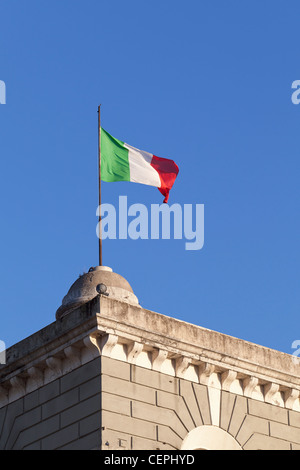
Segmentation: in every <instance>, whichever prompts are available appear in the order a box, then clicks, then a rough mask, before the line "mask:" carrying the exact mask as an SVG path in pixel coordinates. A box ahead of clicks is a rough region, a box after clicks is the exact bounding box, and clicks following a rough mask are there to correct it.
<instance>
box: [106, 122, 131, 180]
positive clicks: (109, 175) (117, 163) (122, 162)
mask: <svg viewBox="0 0 300 470" xmlns="http://www.w3.org/2000/svg"><path fill="white" fill-rule="evenodd" d="M101 179H102V180H103V181H107V182H109V183H110V182H113V181H130V170H129V161H128V149H127V148H125V147H124V142H122V141H121V140H118V139H116V138H115V137H113V136H111V135H110V134H109V133H108V132H106V131H105V130H104V129H103V128H102V127H101Z"/></svg>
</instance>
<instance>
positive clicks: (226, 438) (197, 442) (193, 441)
mask: <svg viewBox="0 0 300 470" xmlns="http://www.w3.org/2000/svg"><path fill="white" fill-rule="evenodd" d="M181 450H242V447H241V446H240V444H239V443H238V442H237V441H236V440H235V439H234V437H232V436H231V434H229V433H228V432H226V431H224V430H223V429H221V428H219V427H218V426H208V425H203V426H199V427H198V428H195V429H192V431H190V432H189V433H188V434H187V436H186V437H185V438H184V440H183V442H182V446H181Z"/></svg>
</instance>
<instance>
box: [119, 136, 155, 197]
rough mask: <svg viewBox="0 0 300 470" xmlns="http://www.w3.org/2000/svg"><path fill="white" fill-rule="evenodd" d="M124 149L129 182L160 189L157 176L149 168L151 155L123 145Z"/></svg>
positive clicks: (151, 168)
mask: <svg viewBox="0 0 300 470" xmlns="http://www.w3.org/2000/svg"><path fill="white" fill-rule="evenodd" d="M124 147H125V148H127V149H128V161H129V170H130V181H132V182H134V183H142V184H148V185H150V186H155V187H156V188H160V185H161V182H160V177H159V174H158V173H157V171H156V170H155V169H154V168H153V167H152V166H151V160H152V157H153V155H152V154H151V153H148V152H145V151H144V150H138V149H136V148H135V147H132V146H131V145H128V144H125V143H124Z"/></svg>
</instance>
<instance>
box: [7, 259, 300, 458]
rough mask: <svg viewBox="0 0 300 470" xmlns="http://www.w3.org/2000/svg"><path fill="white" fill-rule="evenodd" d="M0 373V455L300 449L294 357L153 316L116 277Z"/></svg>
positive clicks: (17, 349)
mask: <svg viewBox="0 0 300 470" xmlns="http://www.w3.org/2000/svg"><path fill="white" fill-rule="evenodd" d="M0 374H1V377H0V433H1V435H0V448H1V449H6V450H9V449H37V450H46V449H51V450H54V449H107V450H117V449H118V450H120V449H123V450H139V449H147V450H155V449H159V450H170V449H173V450H174V449H182V450H191V449H236V450H239V449H287V450H288V449H300V402H299V391H300V372H299V366H298V365H297V364H295V363H294V362H293V360H292V356H290V355H288V354H285V353H282V352H278V351H275V350H271V349H268V348H265V347H263V346H259V345H256V344H252V343H249V342H247V341H243V340H241V339H237V338H233V337H230V336H228V335H224V334H222V333H218V332H215V331H211V330H208V329H205V328H201V327H200V326H196V325H192V324H189V323H186V322H183V321H179V320H176V319H175V318H170V317H168V316H165V315H162V314H158V313H155V312H152V311H149V310H146V309H144V308H142V307H141V306H140V305H139V303H138V299H137V298H136V296H135V295H134V293H133V291H132V289H131V287H130V285H129V284H128V282H127V281H126V280H125V279H124V278H123V277H121V276H120V275H118V274H116V273H114V272H112V270H111V269H110V268H106V267H96V268H93V269H91V270H90V272H89V273H87V274H85V275H83V276H81V277H79V278H78V279H77V281H76V282H75V283H74V284H73V286H71V288H70V290H69V292H68V294H67V295H66V297H65V298H64V299H63V302H62V305H61V307H60V308H59V309H58V311H57V313H56V320H55V321H54V322H53V323H52V324H50V325H48V326H46V327H45V328H43V329H42V330H40V331H38V332H36V333H34V334H33V335H31V336H30V337H28V338H26V339H24V340H23V341H21V342H19V343H17V344H15V345H14V346H12V347H11V348H9V349H8V350H7V351H6V364H4V365H2V366H0Z"/></svg>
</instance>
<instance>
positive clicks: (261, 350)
mask: <svg viewBox="0 0 300 470" xmlns="http://www.w3.org/2000/svg"><path fill="white" fill-rule="evenodd" d="M101 355H102V356H106V357H111V358H114V359H116V360H120V361H125V362H128V363H131V364H135V365H137V366H140V367H145V368H148V369H152V370H154V371H157V372H161V373H164V374H167V375H172V376H174V377H177V378H183V379H186V380H189V381H192V382H196V383H200V384H203V385H206V386H207V387H210V388H214V389H219V390H225V391H228V392H232V393H236V394H238V395H242V396H245V397H250V398H253V399H257V400H260V401H265V402H267V403H271V404H274V405H277V406H280V407H286V408H288V409H293V410H296V411H300V402H299V393H300V376H299V370H298V369H299V366H297V364H295V363H294V362H293V360H292V356H290V355H288V354H285V353H281V352H278V351H274V350H271V349H268V348H265V347H263V346H259V345H255V344H253V343H249V342H246V341H243V340H240V339H237V338H233V337H230V336H227V335H224V334H221V333H218V332H215V331H211V330H208V329H205V328H201V327H198V326H196V325H192V324H189V323H186V322H183V321H180V320H176V319H174V318H170V317H167V316H165V315H161V314H158V313H155V312H152V311H149V310H145V309H142V308H140V307H136V306H133V305H130V304H128V303H125V302H120V301H117V300H112V299H109V298H107V297H105V296H99V297H97V298H96V299H94V300H93V301H91V302H89V303H87V304H86V305H84V306H82V307H81V308H79V309H76V310H74V311H73V312H71V313H69V314H68V315H66V317H63V318H62V319H61V320H57V321H56V322H54V323H52V324H51V325H49V326H47V327H46V328H44V329H43V330H40V331H39V332H37V333H35V334H34V335H32V336H31V337H29V338H26V339H25V340H23V341H21V342H20V343H18V344H16V345H14V346H13V347H12V348H10V349H9V350H8V351H7V364H6V365H3V366H1V368H0V407H1V406H4V405H5V404H7V403H10V402H12V401H14V400H16V399H18V398H20V397H22V396H24V395H25V394H27V393H30V392H31V391H33V390H35V389H37V388H39V387H41V386H43V385H45V384H47V383H49V382H51V381H53V380H55V379H56V378H59V377H61V376H62V375H64V374H66V373H68V372H70V371H71V370H73V369H75V368H77V367H79V366H80V365H82V364H84V363H86V362H88V361H90V360H92V359H93V358H96V357H100V356H101Z"/></svg>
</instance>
